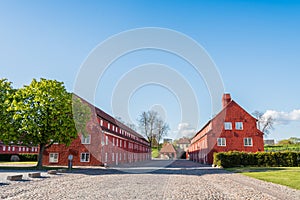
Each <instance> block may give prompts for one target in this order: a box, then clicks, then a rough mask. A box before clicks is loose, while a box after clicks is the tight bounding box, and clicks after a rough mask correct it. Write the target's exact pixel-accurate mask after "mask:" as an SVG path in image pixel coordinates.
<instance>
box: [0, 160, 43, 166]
mask: <svg viewBox="0 0 300 200" xmlns="http://www.w3.org/2000/svg"><path fill="white" fill-rule="evenodd" d="M1 164H3V165H36V164H37V162H36V161H24V162H22V161H20V162H0V165H1Z"/></svg>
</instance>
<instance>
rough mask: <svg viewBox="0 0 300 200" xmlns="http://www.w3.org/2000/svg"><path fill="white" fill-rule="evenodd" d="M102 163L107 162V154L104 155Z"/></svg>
mask: <svg viewBox="0 0 300 200" xmlns="http://www.w3.org/2000/svg"><path fill="white" fill-rule="evenodd" d="M104 162H107V153H105V161H104Z"/></svg>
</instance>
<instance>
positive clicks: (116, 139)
mask: <svg viewBox="0 0 300 200" xmlns="http://www.w3.org/2000/svg"><path fill="white" fill-rule="evenodd" d="M116 140H117V144H116V146H117V147H118V146H119V140H118V138H117V139H116Z"/></svg>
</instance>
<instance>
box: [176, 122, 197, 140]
mask: <svg viewBox="0 0 300 200" xmlns="http://www.w3.org/2000/svg"><path fill="white" fill-rule="evenodd" d="M174 133H175V134H176V135H177V138H181V137H193V136H194V135H195V134H196V129H195V128H193V127H192V126H191V125H190V124H189V123H179V124H178V127H177V130H176V131H174Z"/></svg>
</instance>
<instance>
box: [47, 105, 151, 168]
mask: <svg viewBox="0 0 300 200" xmlns="http://www.w3.org/2000/svg"><path fill="white" fill-rule="evenodd" d="M86 103H87V102H86ZM89 105H90V104H89ZM90 106H91V105H90ZM95 113H96V116H94V117H93V119H92V120H91V121H90V122H89V123H88V125H87V128H88V132H89V135H88V136H86V137H84V136H83V135H80V134H79V135H78V138H76V139H75V140H74V141H73V142H72V143H71V145H70V146H65V145H63V144H54V145H52V146H51V147H50V148H48V149H46V150H45V151H44V153H43V156H44V158H43V165H68V156H69V155H72V156H73V165H74V166H84V165H86V166H99V165H119V164H121V163H131V162H138V161H143V160H149V159H151V147H150V144H149V142H148V141H147V140H146V139H145V138H144V137H142V136H141V135H140V134H138V133H137V132H136V131H134V130H132V129H130V128H129V127H127V126H126V125H124V124H122V123H121V122H119V121H118V120H116V119H114V118H113V117H111V116H110V115H108V114H107V113H105V112H104V111H102V110H100V109H99V108H95Z"/></svg>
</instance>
